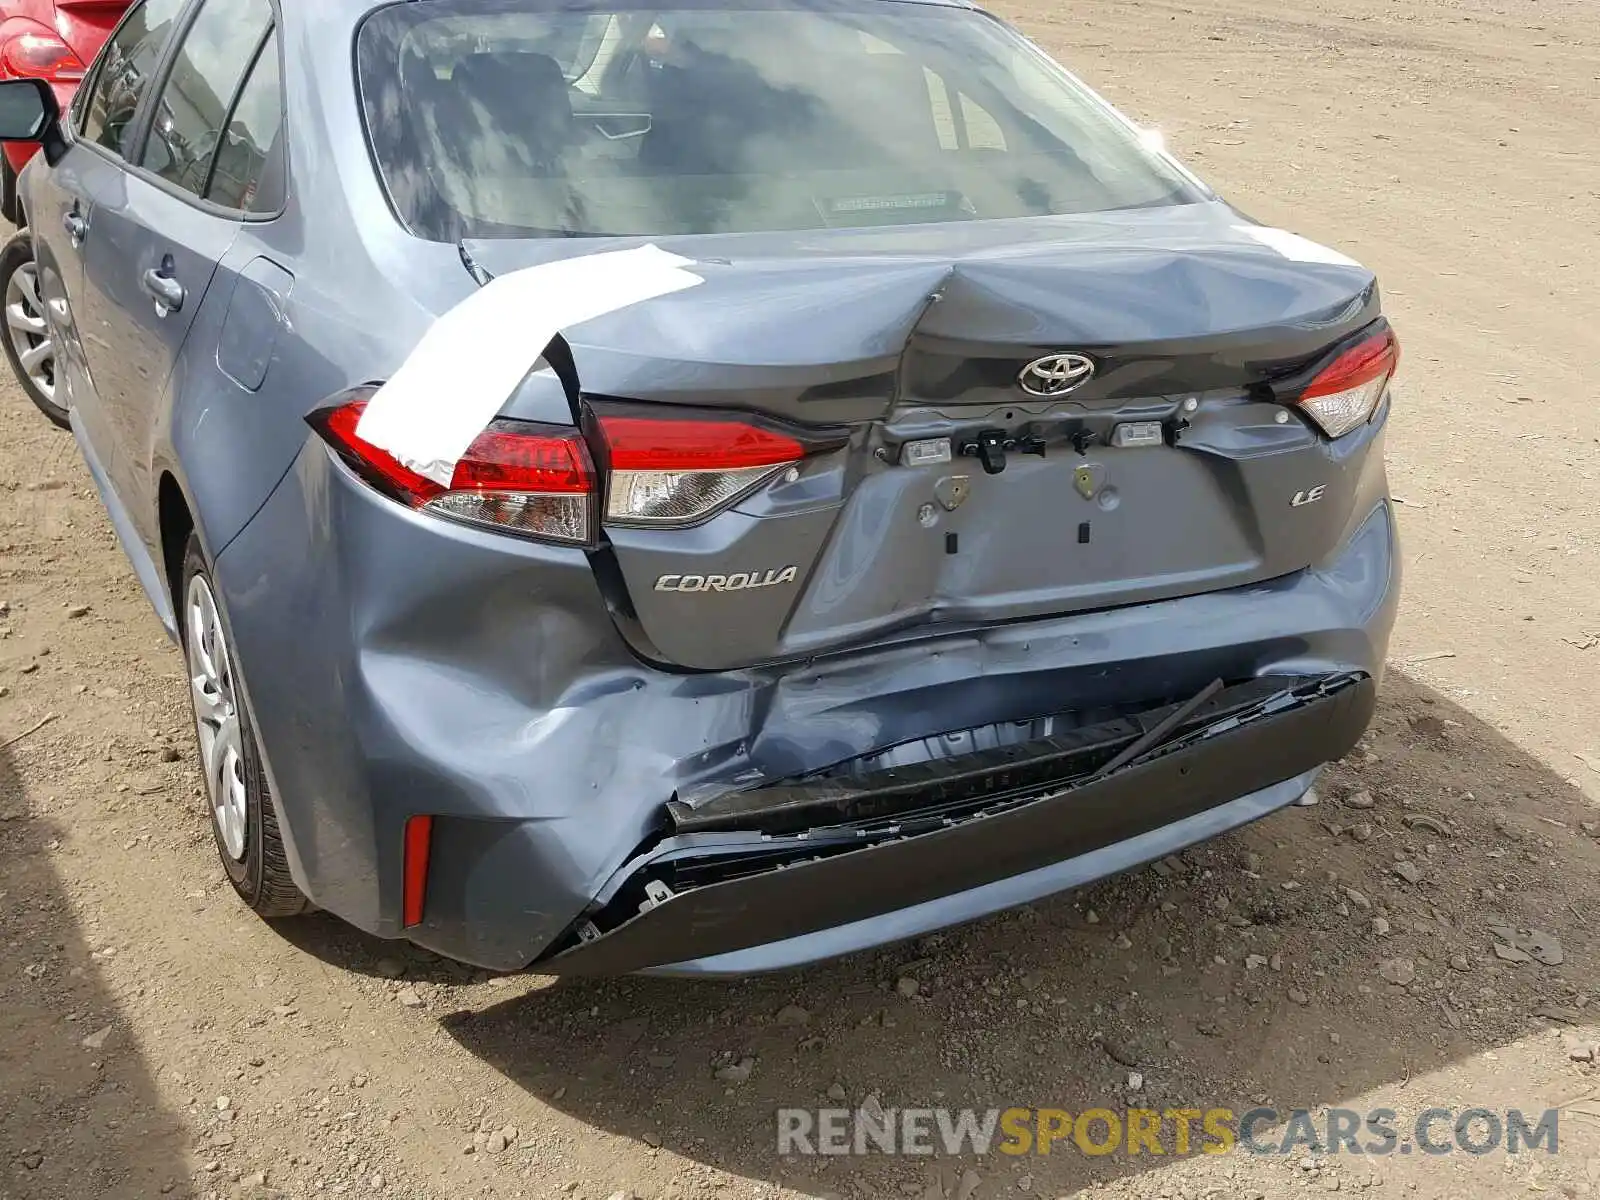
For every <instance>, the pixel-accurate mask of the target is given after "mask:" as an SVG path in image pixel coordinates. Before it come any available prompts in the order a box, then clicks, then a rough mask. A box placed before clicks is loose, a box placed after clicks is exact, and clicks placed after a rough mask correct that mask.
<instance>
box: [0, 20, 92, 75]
mask: <svg viewBox="0 0 1600 1200" xmlns="http://www.w3.org/2000/svg"><path fill="white" fill-rule="evenodd" d="M86 70H87V68H86V67H85V66H84V64H83V59H81V58H79V57H78V55H77V53H76V52H75V51H74V50H73V49H72V47H71V46H69V45H67V44H66V42H64V41H62V40H61V38H60V36H58V35H57V34H56V32H55V30H53V29H51V28H49V27H48V26H46V25H41V24H39V23H38V22H37V21H30V20H27V19H26V18H22V19H19V20H17V21H14V22H11V23H9V24H8V25H7V28H6V32H5V33H4V35H3V36H0V74H3V75H4V76H5V77H6V78H8V79H44V80H48V81H49V82H51V83H77V82H78V81H79V80H81V79H82V78H83V76H84V73H85V71H86Z"/></svg>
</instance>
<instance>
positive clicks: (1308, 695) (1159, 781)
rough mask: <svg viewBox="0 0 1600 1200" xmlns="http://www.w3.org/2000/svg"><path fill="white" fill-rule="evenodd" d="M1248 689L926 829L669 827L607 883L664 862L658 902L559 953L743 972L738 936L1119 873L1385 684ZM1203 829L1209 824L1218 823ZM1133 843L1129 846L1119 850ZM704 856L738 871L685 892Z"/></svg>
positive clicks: (910, 819) (1312, 744) (1325, 746)
mask: <svg viewBox="0 0 1600 1200" xmlns="http://www.w3.org/2000/svg"><path fill="white" fill-rule="evenodd" d="M1263 685H1265V686H1263ZM1248 690H1254V691H1255V692H1256V693H1257V694H1258V695H1261V694H1262V693H1264V698H1259V699H1254V700H1253V701H1252V700H1250V699H1244V700H1243V701H1241V702H1237V703H1235V704H1233V705H1232V706H1231V708H1230V709H1229V710H1228V711H1227V712H1226V715H1221V713H1222V710H1219V709H1217V708H1215V707H1213V706H1208V708H1211V709H1212V711H1211V712H1210V713H1207V712H1205V711H1204V710H1203V711H1202V713H1201V714H1199V715H1197V717H1196V718H1195V719H1194V721H1193V722H1192V723H1191V724H1190V725H1189V726H1188V727H1186V731H1185V734H1184V735H1183V736H1182V737H1180V738H1179V739H1177V740H1176V741H1174V742H1173V743H1171V744H1169V745H1168V746H1166V747H1161V748H1158V749H1156V750H1153V751H1151V752H1150V753H1148V754H1147V755H1144V756H1142V757H1140V758H1138V759H1136V760H1135V761H1134V762H1133V763H1131V764H1129V765H1128V766H1125V767H1123V768H1121V769H1119V770H1116V771H1114V772H1112V773H1110V774H1107V775H1104V776H1098V777H1097V776H1095V775H1094V774H1092V773H1090V774H1087V775H1085V776H1081V777H1080V778H1079V779H1077V780H1076V781H1071V782H1067V783H1064V784H1062V785H1060V786H1056V787H1050V788H1047V789H1046V790H1044V791H1043V792H1042V794H1041V793H1040V792H1038V791H1037V789H1036V788H1024V789H1022V794H1021V795H1014V794H1013V795H1008V794H1006V793H1005V792H1004V790H1003V788H1002V790H1000V791H998V792H996V791H987V792H985V793H984V795H983V797H982V799H981V800H979V801H978V802H977V803H974V804H972V805H971V806H970V807H968V808H967V809H966V811H961V812H950V813H948V814H947V815H945V816H944V817H942V818H940V819H934V820H931V821H929V820H927V819H924V820H923V821H922V822H920V823H923V824H930V825H931V826H932V828H928V829H926V831H921V832H919V831H916V829H915V826H916V825H918V824H919V820H918V817H919V816H920V812H919V811H914V812H912V813H903V814H901V815H899V816H897V817H896V818H894V819H892V820H891V821H889V822H887V823H886V822H882V821H879V822H876V824H877V826H878V828H877V829H876V830H874V829H873V828H872V826H873V824H874V822H871V821H867V822H862V823H859V824H845V825H840V826H834V827H827V828H821V829H817V830H813V831H811V832H808V833H805V834H799V835H795V834H788V835H776V836H774V835H767V834H763V833H761V832H760V831H759V830H756V829H752V830H751V831H748V832H744V833H740V832H737V831H728V832H724V833H691V834H686V835H680V836H677V837H672V838H668V839H667V840H666V841H665V842H663V843H662V844H661V845H660V846H658V847H656V848H654V849H653V850H652V852H651V853H650V854H649V855H647V856H645V857H643V858H641V859H639V860H636V861H634V862H631V863H629V864H628V865H627V867H625V868H624V870H623V871H622V872H620V873H619V876H618V878H617V879H615V880H613V881H612V883H611V884H609V885H608V887H607V888H606V889H605V891H604V892H603V893H602V896H607V895H619V896H628V897H630V899H629V900H624V901H623V903H624V904H627V905H630V906H631V897H632V896H633V895H636V894H637V891H638V890H639V889H638V888H637V887H634V886H630V885H636V884H637V883H638V880H639V879H640V877H642V876H647V875H648V876H653V878H652V881H651V882H652V890H653V895H647V896H646V898H645V901H644V905H643V906H642V908H643V910H642V911H640V912H638V914H637V915H633V916H631V917H629V918H628V919H627V920H625V921H624V922H623V923H622V924H620V925H618V926H617V927H615V928H614V929H612V930H611V931H610V932H607V933H604V934H600V933H599V932H598V929H597V927H596V926H595V925H593V924H592V923H586V924H585V926H584V928H585V930H586V931H589V934H590V939H591V940H584V941H580V943H579V944H578V945H576V946H575V947H573V948H572V949H569V950H566V951H565V952H564V953H561V954H559V955H558V956H557V957H556V958H554V959H553V960H551V961H550V962H549V967H550V969H552V970H554V971H558V972H561V973H565V974H601V975H613V974H619V973H624V972H634V971H641V970H646V969H650V968H671V967H676V968H677V969H678V970H680V971H684V972H697V971H698V972H705V971H716V970H717V969H718V968H717V965H716V960H717V959H719V958H723V959H726V960H728V964H729V965H727V966H726V967H725V968H724V969H726V970H729V971H738V970H741V967H740V966H739V965H738V962H739V955H738V954H737V952H739V951H747V950H750V949H751V948H753V947H762V946H766V945H768V944H770V943H789V944H790V945H791V946H792V947H794V948H796V949H798V948H799V947H800V946H801V945H803V944H804V941H805V938H806V935H808V934H815V933H817V932H819V931H822V930H830V929H837V928H839V927H842V926H850V925H853V924H856V923H858V922H863V921H868V920H870V919H871V918H875V917H880V916H883V915H884V914H887V913H893V912H896V911H897V910H901V909H907V908H919V907H923V908H925V906H927V905H929V904H931V903H933V902H936V901H939V900H940V899H942V898H946V897H959V895H960V894H961V893H968V892H972V891H974V890H975V889H980V888H983V887H985V886H987V885H992V884H995V883H997V882H1000V881H1003V880H1006V879H1010V878H1013V877H1018V876H1026V875H1029V874H1030V873H1033V872H1036V871H1039V870H1040V869H1041V868H1048V867H1051V866H1052V865H1056V864H1063V865H1064V864H1073V863H1076V864H1078V865H1079V866H1080V867H1082V868H1085V874H1086V876H1087V877H1089V878H1093V877H1094V875H1095V874H1099V875H1104V874H1107V873H1109V871H1114V870H1119V869H1122V867H1125V866H1129V865H1133V863H1134V862H1137V861H1139V860H1138V858H1137V857H1133V858H1132V861H1126V860H1127V859H1128V858H1129V857H1130V855H1129V853H1128V851H1130V850H1131V849H1132V847H1131V845H1129V844H1130V843H1134V842H1136V841H1137V839H1139V838H1141V837H1143V836H1145V835H1149V834H1151V833H1152V832H1153V831H1159V830H1162V829H1163V828H1169V827H1173V826H1175V825H1177V824H1179V823H1182V822H1184V821H1186V820H1188V819H1190V818H1194V817H1196V816H1199V815H1201V814H1204V813H1206V812H1207V811H1209V810H1213V809H1217V808H1219V807H1221V806H1224V805H1228V804H1230V803H1232V802H1234V801H1236V800H1238V799H1239V798H1240V797H1241V796H1245V797H1250V796H1254V795H1256V794H1257V793H1261V794H1263V795H1266V794H1270V793H1271V789H1273V788H1274V786H1275V785H1282V784H1284V783H1285V782H1286V781H1287V782H1291V783H1294V782H1297V781H1298V780H1299V779H1300V778H1301V777H1303V776H1306V775H1307V774H1308V773H1309V772H1314V771H1315V770H1316V769H1317V768H1318V767H1319V766H1320V765H1321V764H1323V763H1325V762H1329V761H1331V760H1334V759H1337V758H1340V757H1342V756H1343V755H1344V754H1345V753H1347V752H1348V751H1349V750H1350V749H1351V748H1352V747H1353V746H1354V745H1355V744H1356V741H1357V739H1359V738H1360V736H1361V733H1362V731H1363V730H1365V729H1366V727H1367V723H1368V721H1369V720H1370V719H1371V717H1372V711H1373V707H1374V704H1375V703H1376V695H1377V687H1376V684H1375V682H1374V681H1373V679H1372V678H1371V677H1370V676H1367V675H1364V674H1356V675H1335V676H1329V677H1327V678H1325V679H1322V680H1284V681H1283V683H1282V686H1279V685H1278V684H1276V683H1275V682H1273V681H1265V680H1263V681H1256V682H1255V683H1254V684H1247V685H1244V686H1243V687H1241V688H1235V689H1230V692H1239V691H1248ZM1228 695H1229V692H1225V693H1223V697H1219V700H1218V701H1215V702H1213V705H1218V704H1220V703H1222V701H1223V699H1224V698H1226V697H1227V696H1228ZM1085 753H1086V754H1092V753H1094V751H1092V750H1090V751H1086V752H1085ZM967 766H968V764H967V763H966V762H965V760H963V759H952V760H947V761H946V762H945V763H944V764H939V765H938V766H933V767H932V769H931V770H929V771H927V772H924V773H923V774H925V775H926V777H927V778H926V780H925V781H923V782H925V785H926V786H928V787H930V788H932V787H935V786H936V785H937V780H936V778H935V777H936V776H937V775H939V774H944V775H949V776H954V775H958V774H960V775H964V774H966V772H967ZM963 783H964V784H965V783H967V781H966V780H963ZM969 786H970V784H969ZM977 786H980V787H981V786H984V785H983V784H979V785H977ZM791 790H792V789H784V791H785V792H788V791H791ZM1301 791H1303V788H1299V789H1297V788H1296V787H1293V786H1291V787H1288V788H1281V789H1280V790H1279V791H1278V792H1277V793H1276V798H1277V799H1278V800H1279V802H1281V803H1287V802H1289V801H1291V800H1293V799H1294V798H1295V797H1296V796H1298V795H1299V794H1300V792H1301ZM745 795H747V796H750V795H759V792H757V793H746V794H745ZM788 800H789V797H788V796H787V795H786V796H784V797H783V803H782V805H781V807H780V808H772V809H767V810H766V815H768V816H770V815H772V814H773V813H774V812H778V811H782V810H785V809H787V808H788V807H789V805H788V803H787V802H788ZM1255 807H1258V808H1259V807H1261V806H1260V805H1259V804H1258V805H1256V806H1255ZM1262 811H1270V809H1263V810H1262ZM1256 815H1260V813H1256ZM750 816H751V823H752V824H753V825H758V824H759V823H760V822H761V821H762V819H763V816H762V812H761V810H759V809H756V808H754V807H751V808H750ZM1193 828H1194V829H1195V830H1197V831H1199V836H1202V837H1203V836H1208V834H1207V833H1205V832H1204V830H1205V828H1206V827H1205V825H1204V824H1203V823H1202V824H1199V825H1196V826H1194V827H1193ZM1170 841H1171V839H1170V838H1169V839H1156V840H1154V841H1151V842H1150V843H1148V848H1147V851H1146V852H1147V853H1152V854H1153V853H1156V852H1159V853H1170V852H1171V849H1172V848H1174V847H1171V846H1170ZM863 842H868V843H870V844H866V845H860V843H863ZM857 845H859V847H860V848H851V847H852V846H857ZM1119 846H1122V847H1123V849H1124V853H1123V854H1121V855H1118V854H1116V852H1115V851H1116V848H1117V847H1119ZM784 850H787V855H786V856H785V855H784V854H783V851H784ZM1102 851H1110V852H1111V854H1110V857H1112V858H1115V859H1118V860H1119V863H1118V865H1109V864H1100V866H1101V869H1100V870H1098V871H1096V870H1095V866H1096V864H1095V863H1094V862H1093V860H1094V858H1095V856H1096V855H1097V854H1099V853H1100V852H1102ZM1134 853H1135V854H1136V853H1137V852H1134ZM695 860H697V861H698V862H700V863H705V862H707V861H708V860H709V861H712V862H718V861H720V863H721V864H722V865H724V866H725V867H726V868H728V869H729V871H730V872H732V873H734V874H735V875H736V877H733V878H728V879H726V880H722V881H713V882H708V883H703V884H700V885H698V886H694V885H692V884H691V887H690V890H685V891H683V892H681V893H676V892H673V891H671V885H670V884H669V883H667V882H666V880H667V879H668V878H678V877H680V876H679V875H678V874H677V873H675V872H674V868H681V867H682V865H683V864H684V863H685V862H686V861H695ZM752 863H754V864H759V865H758V866H757V867H756V868H755V870H756V873H754V874H749V873H745V874H742V875H741V874H738V872H740V870H741V869H745V870H748V869H749V864H752ZM701 869H702V870H703V869H704V867H703V866H702V867H701ZM691 878H693V876H691ZM1006 902H1008V901H1005V900H1002V901H1001V903H1002V904H1004V903H1006ZM963 907H964V909H965V915H967V916H973V915H977V913H975V912H974V911H973V909H974V908H976V909H977V910H978V912H982V911H987V907H986V906H985V905H983V904H981V903H979V904H976V905H974V904H973V903H971V902H969V903H967V904H966V905H964V906H963ZM925 911H926V912H927V915H932V914H933V912H934V911H935V910H931V909H926V910H925ZM902 924H903V922H902ZM901 936H904V934H902V935H901ZM876 940H883V939H882V938H881V937H880V938H878V939H876ZM833 952H834V953H837V952H838V948H837V946H835V947H833ZM742 969H750V968H749V967H745V968H742Z"/></svg>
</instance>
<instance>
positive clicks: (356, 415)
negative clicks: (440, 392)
mask: <svg viewBox="0 0 1600 1200" xmlns="http://www.w3.org/2000/svg"><path fill="white" fill-rule="evenodd" d="M366 406H367V401H366V400H364V399H362V400H352V401H350V402H348V403H345V404H341V405H338V406H336V407H333V408H327V409H323V410H322V411H321V412H318V413H314V414H312V417H311V424H312V426H313V427H314V428H315V429H316V430H317V431H318V432H319V433H321V434H322V436H323V438H324V439H325V440H326V441H327V442H328V443H329V444H330V445H331V446H332V447H333V448H334V450H335V451H337V452H338V454H339V456H340V457H341V458H343V459H344V461H345V462H346V463H348V464H349V465H350V467H351V469H352V470H354V471H355V472H356V473H357V474H358V475H360V476H361V477H362V478H363V479H365V480H366V481H367V482H368V483H370V484H372V486H373V487H375V488H377V489H378V490H379V491H382V492H384V493H385V494H387V495H389V496H392V497H393V498H394V499H396V500H399V501H400V502H402V503H404V504H407V505H409V506H410V507H412V508H417V509H421V510H422V511H424V512H430V513H435V514H437V515H439V516H445V517H450V518H453V519H455V520H458V521H465V522H468V523H469V524H473V525H484V526H489V527H492V528H494V529H499V530H503V531H506V532H511V533H521V534H525V535H527V536H528V537H533V538H539V539H542V540H546V541H556V542H568V543H575V544H577V543H584V542H588V541H589V540H590V539H591V538H592V537H593V534H594V518H593V512H594V496H595V494H596V492H597V491H598V488H597V487H596V484H595V475H594V467H593V466H592V464H591V463H590V460H589V451H588V447H587V446H585V445H584V441H583V438H582V437H581V436H580V435H579V434H578V432H577V431H576V430H573V429H562V428H558V427H553V426H544V425H535V424H532V423H531V422H524V421H496V422H494V423H493V424H492V425H490V426H489V428H488V429H486V430H484V432H483V433H481V434H479V435H478V437H477V439H476V440H475V441H474V442H473V443H472V445H471V446H470V447H468V449H467V452H466V454H464V455H463V456H462V457H461V461H460V462H458V463H457V464H456V468H455V472H454V474H453V475H452V476H451V479H450V486H449V487H448V488H446V487H441V486H440V485H439V484H437V483H435V482H434V481H433V480H431V479H428V478H426V477H425V476H422V475H419V474H417V472H415V471H413V470H411V469H410V468H409V467H407V466H406V465H405V464H403V463H401V462H399V461H397V460H396V459H395V458H393V457H392V456H391V455H389V454H388V453H386V452H385V451H383V450H380V449H379V448H378V447H376V446H374V445H372V444H371V443H370V442H367V441H364V440H363V439H362V438H361V437H360V435H359V434H358V433H357V432H356V427H357V425H359V424H360V421H361V414H362V412H364V411H365V409H366Z"/></svg>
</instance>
